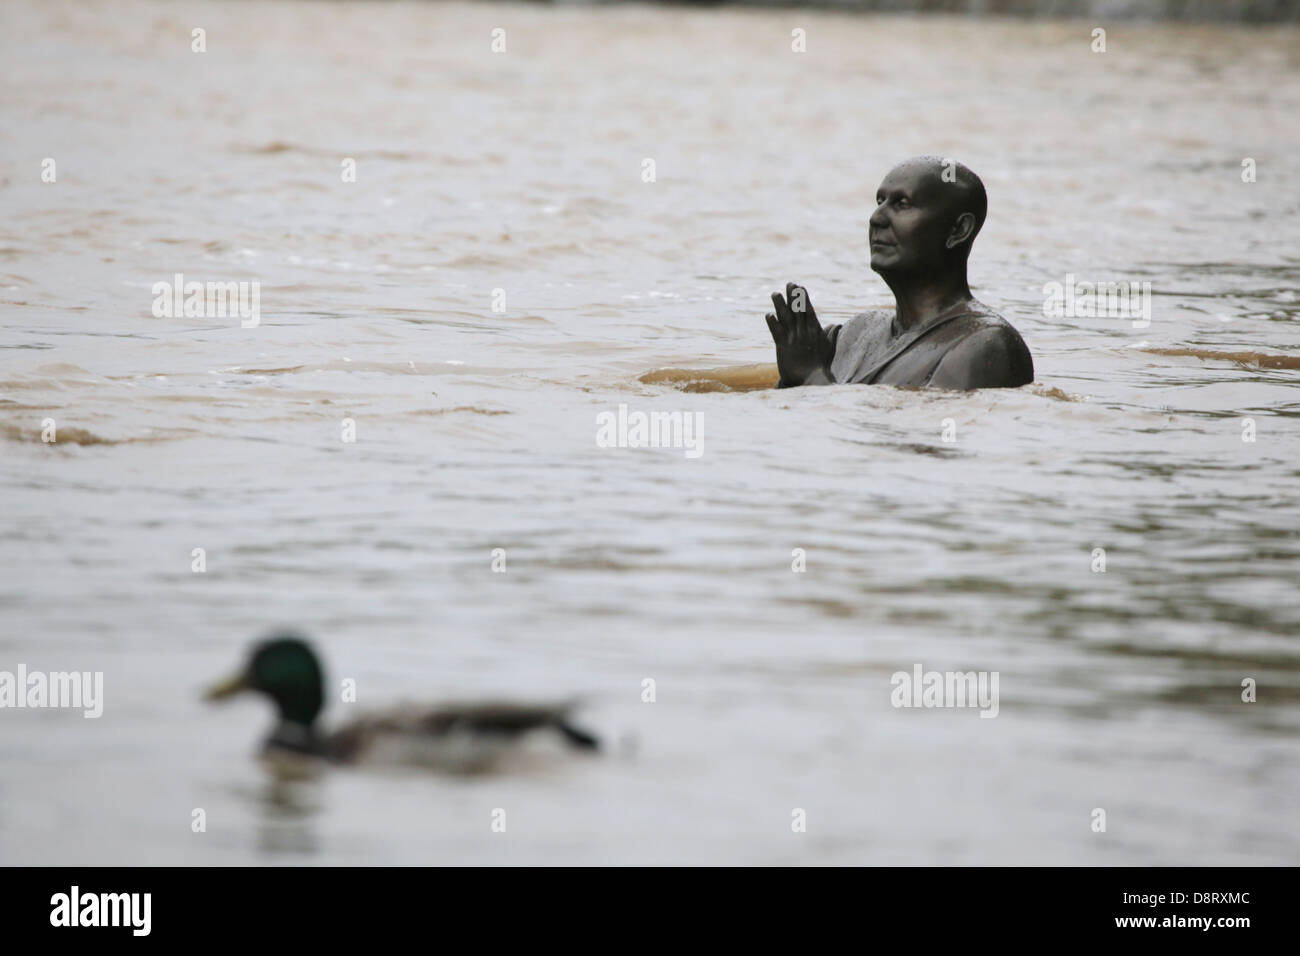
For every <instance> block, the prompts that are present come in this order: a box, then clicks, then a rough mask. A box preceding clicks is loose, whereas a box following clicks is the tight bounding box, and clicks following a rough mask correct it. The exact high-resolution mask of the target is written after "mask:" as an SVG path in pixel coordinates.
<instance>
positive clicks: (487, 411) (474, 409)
mask: <svg viewBox="0 0 1300 956" xmlns="http://www.w3.org/2000/svg"><path fill="white" fill-rule="evenodd" d="M452 412H471V413H473V414H475V415H509V414H510V412H508V411H506V410H505V409H503V408H479V407H478V406H477V405H457V406H456V407H455V408H420V409H417V410H416V411H414V412H412V413H411V414H412V415H449V414H451V413H452Z"/></svg>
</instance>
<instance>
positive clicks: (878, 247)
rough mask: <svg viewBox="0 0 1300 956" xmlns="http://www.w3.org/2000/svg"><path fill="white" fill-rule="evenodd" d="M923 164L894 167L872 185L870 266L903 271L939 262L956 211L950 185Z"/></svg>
mask: <svg viewBox="0 0 1300 956" xmlns="http://www.w3.org/2000/svg"><path fill="white" fill-rule="evenodd" d="M940 172H941V170H940V169H939V168H938V167H932V166H930V165H928V164H919V163H904V164H902V165H900V166H895V167H894V168H893V169H892V170H890V171H889V173H888V174H887V175H886V176H885V178H884V179H883V180H881V182H880V187H879V188H878V189H877V190H876V211H875V212H873V213H872V214H871V219H870V235H869V238H870V240H871V268H872V269H873V270H874V271H876V272H879V273H880V274H881V275H887V274H891V273H893V274H897V275H908V274H915V273H918V272H924V271H926V270H929V269H935V268H937V267H939V266H940V265H941V264H942V263H943V261H944V259H945V258H946V256H945V253H946V251H947V248H948V247H947V239H948V236H949V234H950V233H951V231H952V227H953V223H954V221H955V219H956V213H955V211H954V209H953V199H954V198H955V196H954V194H953V190H952V186H951V184H948V183H944V182H943V180H942V179H941V178H940V175H939V174H940Z"/></svg>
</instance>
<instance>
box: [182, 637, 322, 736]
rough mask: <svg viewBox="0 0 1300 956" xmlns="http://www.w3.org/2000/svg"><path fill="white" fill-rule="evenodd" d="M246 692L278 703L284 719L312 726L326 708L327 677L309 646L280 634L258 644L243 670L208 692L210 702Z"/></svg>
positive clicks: (296, 638) (300, 639) (300, 640)
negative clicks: (257, 694) (249, 691)
mask: <svg viewBox="0 0 1300 956" xmlns="http://www.w3.org/2000/svg"><path fill="white" fill-rule="evenodd" d="M247 690H251V691H257V692H258V693H261V694H265V695H266V696H267V697H270V698H271V699H272V700H273V701H275V705H276V707H277V708H278V709H279V711H280V719H281V720H289V721H293V722H294V723H296V724H303V725H305V726H308V727H310V726H311V724H312V722H313V721H315V719H316V716H317V715H318V714H319V713H320V712H321V708H322V707H323V706H324V694H325V674H324V672H323V671H322V669H321V665H320V660H319V659H318V658H317V657H316V652H315V651H313V650H312V649H311V645H310V644H308V643H307V642H306V641H304V640H303V639H302V638H300V637H298V636H297V635H294V634H277V635H276V636H274V637H271V638H268V639H266V640H264V641H261V642H260V643H258V644H256V645H255V646H254V647H253V653H252V656H251V657H250V658H249V660H248V665H247V666H246V667H245V668H244V670H243V671H242V672H241V673H239V674H236V675H235V676H234V677H231V678H230V679H228V680H224V681H222V682H221V683H220V684H217V685H216V686H214V687H212V688H211V689H209V690H208V693H207V699H208V700H210V701H213V700H223V699H225V698H227V697H232V696H234V695H235V694H238V693H241V692H243V691H247Z"/></svg>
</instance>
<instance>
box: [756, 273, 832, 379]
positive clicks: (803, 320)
mask: <svg viewBox="0 0 1300 956" xmlns="http://www.w3.org/2000/svg"><path fill="white" fill-rule="evenodd" d="M787 299H788V300H789V301H788V302H787V301H786V300H787ZM772 304H773V305H774V306H776V312H775V314H773V313H771V312H769V313H768V314H767V327H768V329H769V330H771V332H772V341H773V342H775V343H776V367H777V371H779V372H780V373H781V380H780V381H779V382H778V383H777V386H776V387H777V388H790V387H791V386H793V385H805V384H819V385H824V384H827V383H829V382H833V381H835V378H834V377H833V376H832V375H831V360H832V359H833V358H835V342H836V340H837V339H838V338H839V333H840V327H839V326H838V325H836V326H832V327H831V329H830V330H829V331H827V330H826V329H823V328H822V326H821V323H820V322H818V321H817V313H816V312H814V311H813V307H812V301H811V300H809V298H808V290H807V289H805V288H804V287H803V286H801V285H795V284H794V283H793V282H789V283H786V287H785V297H782V295H781V293H779V292H773V293H772ZM818 373H820V375H819V374H818ZM821 376H825V378H824V379H823V378H822V377H821ZM809 379H813V380H814V381H812V382H810V381H809Z"/></svg>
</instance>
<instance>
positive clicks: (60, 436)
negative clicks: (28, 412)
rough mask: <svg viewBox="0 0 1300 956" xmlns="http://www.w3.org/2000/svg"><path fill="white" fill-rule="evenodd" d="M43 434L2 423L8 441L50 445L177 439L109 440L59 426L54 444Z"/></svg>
mask: <svg viewBox="0 0 1300 956" xmlns="http://www.w3.org/2000/svg"><path fill="white" fill-rule="evenodd" d="M42 434H43V432H42V429H40V428H24V427H22V426H21V425H13V424H10V423H8V422H0V438H4V439H5V440H6V441H28V442H35V443H37V444H48V445H130V444H141V443H147V442H160V441H170V440H172V439H173V438H175V437H176V436H174V435H139V436H136V437H133V438H107V437H105V436H103V435H96V434H95V433H94V432H92V431H88V430H87V429H85V428H77V427H76V426H75V425H60V426H58V428H57V430H56V431H55V434H54V438H55V440H54V441H52V442H46V441H44V440H43V438H42Z"/></svg>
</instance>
